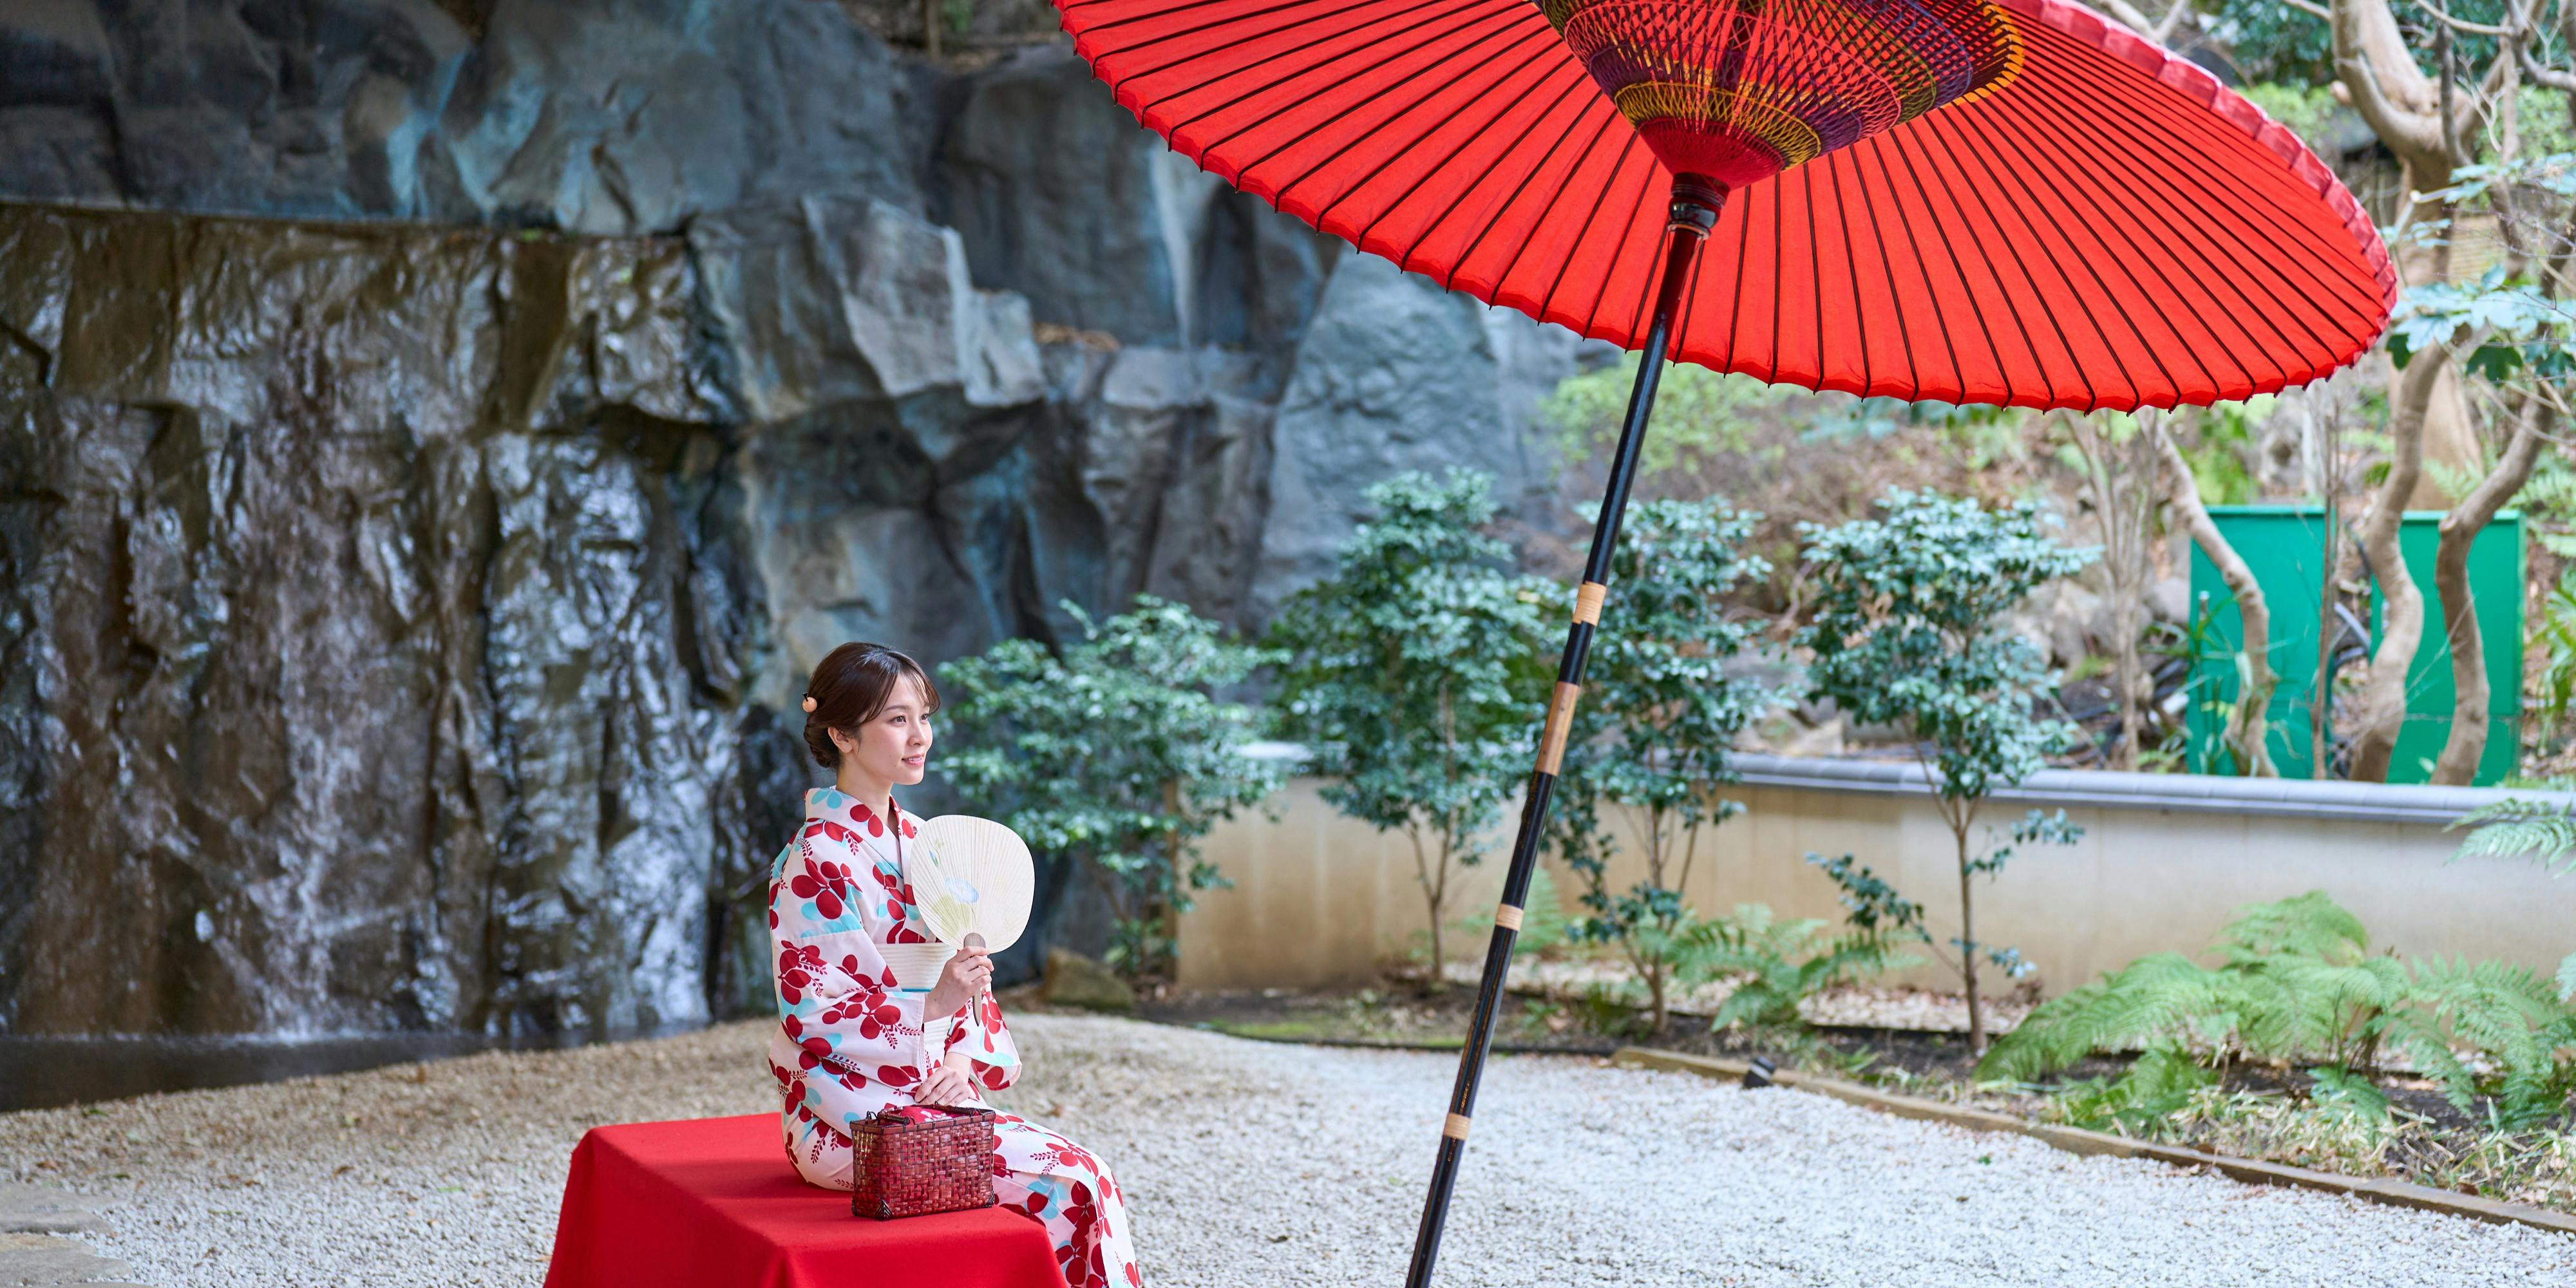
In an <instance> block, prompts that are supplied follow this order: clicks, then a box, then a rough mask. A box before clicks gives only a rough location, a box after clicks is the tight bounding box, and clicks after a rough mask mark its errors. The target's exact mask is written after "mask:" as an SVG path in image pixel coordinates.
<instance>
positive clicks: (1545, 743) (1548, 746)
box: [1404, 175, 1726, 1288]
mask: <svg viewBox="0 0 2576 1288" xmlns="http://www.w3.org/2000/svg"><path fill="white" fill-rule="evenodd" d="M1725 203H1726V190H1725V189H1724V188H1721V187H1718V186H1717V185H1715V184H1713V183H1709V182H1707V181H1705V180H1700V179H1697V178H1695V177H1693V176H1688V175H1684V176H1681V177H1678V178H1676V179H1674V180H1673V206H1672V219H1671V223H1670V225H1669V232H1670V234H1671V236H1670V239H1669V240H1668V241H1667V242H1666V243H1665V245H1664V270H1663V279H1662V281H1661V282H1660V283H1659V284H1658V285H1657V287H1656V290H1655V317H1654V322H1653V324H1652V325H1651V326H1650V327H1649V328H1648V329H1647V331H1646V344H1645V347H1644V350H1643V352H1644V355H1645V356H1644V357H1643V358H1642V359H1641V360H1639V362H1638V363H1637V384H1636V388H1635V389H1634V390H1632V391H1631V392H1630V393H1629V395H1628V415H1627V418H1626V420H1625V421H1623V422H1622V423H1621V424H1620V426H1619V447H1618V450H1617V451H1616V452H1614V453H1613V454H1612V455H1611V457H1610V482H1609V485H1608V487H1607V489H1606V490H1605V491H1604V492H1603V494H1602V497H1601V517H1600V518H1599V519H1597V520H1595V521H1594V522H1593V524H1592V553H1591V555H1590V556H1589V557H1588V558H1586V559H1585V560H1584V561H1583V584H1582V586H1581V587H1580V588H1579V589H1578V590H1576V592H1575V596H1574V624H1573V625H1572V626H1571V627H1569V628H1567V630H1566V632H1565V655H1564V658H1563V659H1562V660H1561V661H1559V662H1558V663H1557V668H1556V692H1555V695H1554V696H1553V697H1551V698H1550V699H1549V701H1548V704H1547V723H1546V725H1545V726H1544V727H1543V729H1542V731H1541V732H1540V734H1539V743H1538V768H1537V769H1536V770H1535V771H1534V772H1532V773H1531V774H1530V781H1529V791H1528V792H1527V794H1525V795H1524V796H1523V797H1522V800H1521V823H1520V833H1519V835H1518V836H1516V837H1514V838H1513V840H1512V863H1511V868H1510V870H1509V871H1508V872H1506V873H1505V874H1504V876H1503V901H1502V905H1501V906H1500V907H1497V908H1495V909H1494V937H1493V941H1492V942H1491V943H1488V944H1487V945H1486V946H1485V975H1484V979H1483V980H1481V981H1480V982H1479V983H1478V984H1477V985H1476V1014H1475V1018H1474V1019H1473V1020H1472V1021H1470V1022H1469V1024H1468V1026H1467V1045H1466V1048H1465V1049H1464V1050H1462V1051H1460V1052H1459V1053H1458V1082H1457V1086H1456V1087H1455V1088H1454V1089H1453V1090H1452V1091H1451V1092H1450V1093H1449V1120H1448V1123H1447V1124H1446V1125H1445V1126H1443V1127H1442V1128H1441V1129H1440V1156H1439V1159H1438V1161H1437V1162H1435V1163H1433V1164H1432V1167H1431V1193H1430V1194H1429V1195H1428V1196H1427V1197H1425V1198H1424V1199H1423V1202H1422V1229H1421V1232H1420V1233H1418V1234H1416V1235H1415V1236H1414V1239H1413V1267H1412V1269H1411V1270H1409V1271H1407V1272H1406V1273H1405V1276H1404V1282H1405V1285H1406V1288H1430V1284H1431V1265H1432V1263H1433V1262H1434V1261H1436V1260H1438V1259H1439V1256H1440V1229H1441V1227H1442V1226H1443V1225H1445V1224H1446V1223H1447V1222H1448V1219H1449V1192H1450V1191H1451V1190H1452V1189H1453V1188H1455V1187H1456V1185H1457V1183H1458V1160H1459V1158H1460V1157H1461V1156H1463V1155H1464V1154H1465V1153H1466V1152H1467V1125H1468V1120H1469V1119H1470V1118H1471V1117H1473V1116H1474V1114H1475V1112H1476V1083H1477V1081H1478V1080H1479V1079H1481V1078H1482V1077H1483V1076H1484V1073H1485V1052H1486V1050H1487V1048H1489V1047H1491V1046H1492V1045H1493V1042H1494V1013H1495V1011H1496V1010H1497V1009H1499V1007H1500V1006H1501V1003H1502V998H1503V977H1504V975H1505V974H1507V973H1508V972H1509V971H1510V970H1511V965H1512V942H1513V941H1514V940H1516V939H1518V938H1520V930H1521V905H1522V903H1523V901H1524V900H1526V899H1527V898H1528V897H1529V884H1530V872H1531V871H1532V870H1533V869H1534V868H1536V867H1537V866H1538V845H1539V836H1540V834H1541V833H1542V832H1543V831H1545V829H1546V826H1547V803H1548V797H1549V796H1550V795H1551V794H1552V793H1553V792H1554V791H1555V788H1556V771H1557V767H1558V765H1559V764H1561V763H1562V762H1563V761H1564V759H1565V737H1566V733H1567V731H1568V729H1569V728H1570V727H1571V726H1572V724H1573V721H1574V703H1575V700H1576V698H1577V697H1579V696H1580V695H1581V694H1582V692H1583V664H1584V661H1585V659H1587V658H1588V657H1589V656H1590V655H1591V652H1592V632H1593V628H1594V626H1595V624H1597V623H1598V622H1599V621H1600V620H1601V599H1602V596H1603V595H1605V594H1607V593H1608V591H1609V582H1610V552H1611V550H1612V548H1613V547H1615V546H1617V545H1618V544H1619V516H1620V514H1621V512H1623V511H1625V510H1626V509H1627V508H1628V488H1629V485H1630V484H1632V483H1634V482H1635V481H1636V478H1637V451H1638V448H1639V447H1640V446H1641V445H1642V444H1643V442H1644V441H1645V437H1646V418H1647V416H1648V415H1650V414H1651V413H1652V412H1653V411H1654V409H1655V386H1656V384H1657V383H1658V382H1659V381H1660V380H1661V379H1662V378H1663V372H1664V355H1665V351H1666V349H1667V348H1668V347H1669V345H1670V343H1671V340H1672V332H1673V313H1674V311H1675V310H1676V309H1678V308H1679V307H1680V305H1681V299H1682V290H1683V287H1684V286H1685V285H1686V284H1687V283H1688V282H1689V280H1690V272H1691V262H1692V261H1693V259H1695V258H1696V257H1697V255H1698V252H1699V243H1700V239H1701V238H1703V237H1706V236H1707V235H1708V230H1709V229H1710V228H1712V227H1714V226H1715V225H1716V223H1717V212H1718V208H1719V207H1720V206H1723V205H1724V204H1725ZM1431 965H1432V970H1433V971H1434V972H1437V971H1438V970H1439V969H1440V964H1439V963H1438V962H1433V963H1432V964H1431Z"/></svg>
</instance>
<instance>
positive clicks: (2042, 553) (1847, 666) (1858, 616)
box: [1798, 491, 2096, 1053]
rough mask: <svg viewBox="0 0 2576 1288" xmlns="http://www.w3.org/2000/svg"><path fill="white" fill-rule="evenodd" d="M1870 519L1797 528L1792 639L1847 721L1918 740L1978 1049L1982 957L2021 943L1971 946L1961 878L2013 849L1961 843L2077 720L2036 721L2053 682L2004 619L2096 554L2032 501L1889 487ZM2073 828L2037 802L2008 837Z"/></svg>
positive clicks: (2069, 835)
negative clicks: (1944, 840) (1799, 547)
mask: <svg viewBox="0 0 2576 1288" xmlns="http://www.w3.org/2000/svg"><path fill="white" fill-rule="evenodd" d="M1878 508H1879V511H1880V517H1878V518H1875V519H1861V520H1857V521H1855V522H1851V523H1846V524H1843V525H1841V526H1839V527H1835V528H1819V527H1817V526H1815V525H1812V524H1809V525H1804V526H1803V527H1802V528H1801V535H1803V536H1804V537H1805V538H1806V540H1807V546H1806V549H1805V551H1804V554H1805V558H1806V562H1807V566H1808V578H1809V580H1808V585H1809V595H1810V599H1811V602H1812V606H1813V609H1814V619H1813V624H1812V625H1810V626H1808V627H1807V628H1806V629H1805V630H1803V631H1800V632H1799V634H1798V642H1799V643H1801V644H1803V645H1805V646H1806V647H1807V648H1808V649H1809V650H1810V651H1811V652H1812V654H1813V659H1814V660H1813V662H1812V664H1811V666H1812V669H1811V672H1810V674H1811V680H1812V686H1811V691H1812V692H1813V693H1814V694H1815V695H1816V696H1818V697H1824V698H1831V699H1833V701H1834V702H1835V703H1837V704H1838V705H1840V706H1841V707H1842V709H1843V710H1844V711H1845V712H1846V713H1847V714H1848V715H1849V716H1850V717H1851V718H1852V719H1854V720H1856V721H1860V722H1863V723H1873V724H1891V725H1895V726H1898V727H1900V728H1902V729H1904V730H1905V731H1906V732H1907V733H1908V734H1909V735H1910V736H1911V737H1912V738H1913V739H1914V740H1915V755H1916V757H1917V758H1918V760H1920V761H1921V763H1922V764H1923V767H1924V771H1925V773H1926V775H1927V776H1928V777H1930V779H1931V780H1932V790H1933V793H1934V797H1935V799H1936V801H1937V802H1938V803H1939V806H1940V810H1941V818H1942V821H1943V822H1945V823H1947V824H1949V827H1950V833H1951V835H1952V837H1953V838H1954V840H1955V841H1956V843H1957V855H1958V870H1959V934H1958V937H1957V938H1955V939H1953V940H1952V941H1951V943H1952V944H1953V945H1954V946H1955V947H1956V948H1957V949H1958V960H1957V962H1956V965H1957V968H1958V971H1959V977H1960V980H1961V982H1962V983H1963V984H1965V985H1966V988H1967V993H1968V1044H1969V1047H1970V1049H1971V1050H1972V1051H1973V1052H1977V1053H1982V1052H1984V1050H1985V1042H1986V1029H1985V1010H1984V1005H1983V1003H1982V1001H1981V1000H1980V998H1979V996H1978V992H1977V963H1978V959H1979V957H1980V956H1984V957H1985V958H1986V959H1987V960H1989V961H1990V962H1992V963H1993V964H1995V965H1997V966H2000V967H2002V968H2004V969H2005V970H2007V971H2009V972H2014V973H2018V972H2019V970H2021V969H2024V968H2023V967H2022V965H2021V962H2020V958H2019V956H2018V955H2017V954H2014V953H2012V952H2011V951H2010V950H2008V949H1998V948H1990V947H1988V946H1986V945H1983V944H1980V943H1979V942H1978V940H1977V935H1976V907H1975V892H1974V889H1973V879H1974V878H1975V877H1977V876H1979V875H1981V874H1982V875H1985V876H1988V877H1992V876H1994V875H1995V874H1997V873H1998V872H2000V871H2001V870H2002V867H2003V864H2004V861H2005V860H2006V859H2007V858H2009V857H2010V856H2011V854H2012V848H2011V846H2009V845H2007V846H2003V847H1998V848H1995V849H1990V850H1987V851H1984V852H1976V851H1972V850H1971V848H1970V845H1969V834H1970V831H1971V829H1972V828H1973V827H1974V826H1975V823H1976V819H1977V810H1978V807H1979V806H1980V805H1981V804H1983V803H1984V801H1985V798H1986V796H1987V795H1988V794H1989V793H1991V792H1993V791H1994V790H1995V789H1996V788H1998V787H2008V786H2011V785H2012V784H2014V783H2018V782H2020V781H2021V780H2022V779H2023V778H2025V777H2027V776H2028V775H2029V774H2030V773H2031V772H2032V771H2033V770H2036V769H2038V768H2040V766H2041V765H2042V764H2043V763H2044V760H2043V757H2044V756H2045V755H2046V754H2047V753H2048V752H2050V751H2053V750H2056V749H2058V748H2059V747H2062V746H2065V745H2067V743H2068V742H2070V741H2071V740H2072V739H2073V738H2075V737H2076V736H2077V733H2078V731H2077V730H2076V729H2075V727H2074V726H2073V725H2071V724H2068V723H2067V722H2065V721H2062V720H2048V719H2041V718H2039V717H2038V716H2037V715H2036V714H2034V712H2033V709H2032V707H2033V702H2034V700H2035V699H2036V698H2037V697H2038V696H2039V695H2040V693H2041V692H2042V691H2043V690H2045V689H2047V688H2049V687H2051V686H2052V685H2053V684H2054V677H2053V676H2052V675H2050V673H2049V671H2048V669H2047V666H2046V664H2045V660H2044V659H2043V658H2042V657H2041V656H2040V653H2039V650H2037V649H2035V648H2033V647H2032V646H2031V645H2030V643H2029V642H2028V641H2026V640H2024V639H2022V638H2020V637H2019V636H2016V635H2014V634H2012V633H2010V632H2009V631H2006V630H2004V629H2003V628H2002V627H2001V625H2000V622H2001V619H2002V617H2003V615H2004V614H2005V613H2006V612H2008V611H2010V610H2011V609H2012V607H2013V606H2014V605H2016V604H2018V603H2020V602H2021V601H2022V600H2023V599H2024V598H2025V597H2027V596H2028V595H2029V594H2030V592H2031V591H2033V590H2035V589H2037V588H2038V587H2039V586H2041V585H2042V584H2044V583H2046V582H2048V581H2050V580H2052V579H2054V578H2058V577H2063V576H2066V575H2068V574H2070V573H2073V572H2075V571H2076V570H2077V569H2080V568H2082V567H2083V566H2084V565H2085V564H2087V563H2089V562H2091V561H2092V560H2093V558H2094V556H2095V553H2096V552H2095V551H2093V550H2090V549H2074V548H2070V547H2067V546H2064V545H2060V544H2058V543H2057V542H2055V541H2052V540H2049V539H2048V538H2047V537H2045V536H2043V535H2041V533H2040V524H2041V515H2040V513H2039V510H2038V507H2037V506H2035V505H2033V504H2032V503H2030V502H2028V501H2020V502H2015V503H2013V504H2011V505H2009V506H2004V507H2001V508H1999V509H1993V510H1989V509H1986V508H1984V507H1981V506H1979V505H1978V504H1977V503H1976V502H1974V501H1970V500H1961V499H1955V498H1951V497H1944V496H1936V495H1932V494H1929V493H1920V494H1918V493H1913V492H1905V491H1891V492H1889V493H1888V494H1887V495H1886V496H1885V497H1883V498H1881V499H1880V501H1879V506H1878ZM2075 835H2076V831H2075V829H2074V828H2073V827H2072V826H2071V825H2068V824H2066V823H2065V822H2064V816H2063V815H2060V816H2059V817H2058V818H2057V819H2055V820H2048V819H2045V818H2042V817H2040V816H2039V815H2037V814H2036V812H2034V814H2033V815H2032V817H2031V818H2029V819H2025V820H2024V821H2023V822H2022V824H2021V825H2020V826H2018V827H2016V828H2015V829H2014V841H2015V843H2017V844H2028V843H2031V842H2042V841H2047V842H2060V843H2062V842H2065V841H2071V840H2073V839H2074V837H2075Z"/></svg>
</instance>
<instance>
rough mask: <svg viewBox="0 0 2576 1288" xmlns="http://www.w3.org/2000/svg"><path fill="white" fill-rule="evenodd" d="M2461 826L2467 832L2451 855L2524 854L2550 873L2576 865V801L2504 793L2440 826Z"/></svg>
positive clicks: (2453, 829) (2561, 873)
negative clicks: (2467, 830)
mask: <svg viewBox="0 0 2576 1288" xmlns="http://www.w3.org/2000/svg"><path fill="white" fill-rule="evenodd" d="M2549 785H2550V786H2552V787H2562V786H2564V784H2561V783H2554V782H2553V783H2551V784H2549ZM2464 827H2465V828H2467V829H2469V834H2468V835H2467V836H2465V837H2463V838H2461V840H2460V848H2459V849H2458V850H2456V851H2454V852H2453V853H2452V855H2451V857H2452V858H2453V859H2454V860H2458V859H2482V858H2492V859H2520V858H2528V859H2530V860H2532V861H2533V862H2535V863H2538V864H2540V865H2541V866H2542V867H2545V868H2549V869H2551V875H2552V876H2565V875H2567V873H2568V872H2570V871H2576V803H2568V802H2563V801H2552V800H2542V799H2539V798H2536V797H2529V796H2507V797H2505V798H2504V799H2503V800H2500V801H2496V802H2494V803H2492V804H2487V805H2480V806H2479V807H2477V808H2476V809H2473V810H2470V811H2469V812H2468V813H2466V814H2462V815H2461V816H2460V817H2458V818H2457V819H2454V820H2452V822H2451V823H2450V825H2449V826H2448V827H2445V828H2444V829H2443V830H2444V831H2446V832H2456V831H2458V830H2460V829H2461V828H2464Z"/></svg>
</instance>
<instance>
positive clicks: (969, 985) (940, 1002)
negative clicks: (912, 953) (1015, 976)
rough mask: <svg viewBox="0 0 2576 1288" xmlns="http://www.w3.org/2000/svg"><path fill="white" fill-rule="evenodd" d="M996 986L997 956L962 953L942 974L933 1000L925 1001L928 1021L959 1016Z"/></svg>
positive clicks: (923, 1007) (933, 990)
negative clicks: (995, 957) (959, 1013)
mask: <svg viewBox="0 0 2576 1288" xmlns="http://www.w3.org/2000/svg"><path fill="white" fill-rule="evenodd" d="M992 982H993V955H992V954H991V953H986V952H975V951H971V950H967V949H959V950H958V952H957V955H956V956H954V957H951V958H949V959H948V964H947V965H946V966H943V967H941V968H940V970H939V982H938V983H936V984H933V985H931V986H930V996H929V997H927V998H925V999H923V1001H922V1004H921V1014H922V1018H924V1019H938V1018H940V1017H943V1016H949V1015H955V1014H956V1013H957V1012H959V1011H961V1010H963V1009H965V1007H966V1004H967V1003H969V1002H972V1001H974V1000H975V999H976V998H979V997H982V996H983V995H984V989H985V987H986V986H987V985H989V984H991V983H992Z"/></svg>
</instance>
